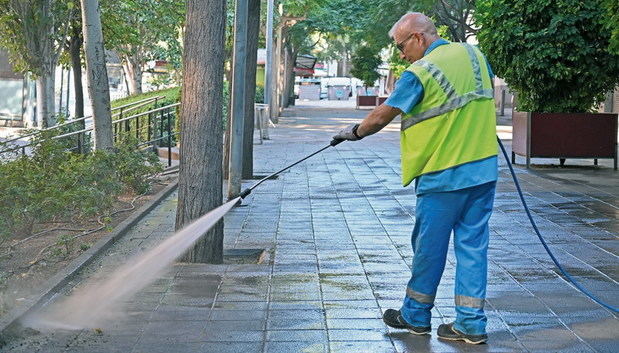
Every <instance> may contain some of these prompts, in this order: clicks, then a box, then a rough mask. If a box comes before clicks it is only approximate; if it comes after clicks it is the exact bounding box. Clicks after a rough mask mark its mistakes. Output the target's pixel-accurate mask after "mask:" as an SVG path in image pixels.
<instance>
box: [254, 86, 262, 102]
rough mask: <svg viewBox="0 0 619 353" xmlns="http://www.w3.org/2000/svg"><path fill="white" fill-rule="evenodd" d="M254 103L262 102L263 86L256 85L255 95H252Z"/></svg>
mask: <svg viewBox="0 0 619 353" xmlns="http://www.w3.org/2000/svg"><path fill="white" fill-rule="evenodd" d="M254 102H255V103H264V86H260V85H257V86H256V95H255V97H254Z"/></svg>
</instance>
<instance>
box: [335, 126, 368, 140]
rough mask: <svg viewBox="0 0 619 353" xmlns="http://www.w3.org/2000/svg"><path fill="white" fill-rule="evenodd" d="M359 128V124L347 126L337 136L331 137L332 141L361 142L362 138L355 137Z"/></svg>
mask: <svg viewBox="0 0 619 353" xmlns="http://www.w3.org/2000/svg"><path fill="white" fill-rule="evenodd" d="M358 128H359V124H354V125H350V126H347V127H346V128H344V129H343V130H342V131H340V132H339V133H338V134H337V135H334V136H333V139H334V140H340V141H342V140H348V141H357V140H361V139H362V138H363V137H362V136H359V135H357V129H358Z"/></svg>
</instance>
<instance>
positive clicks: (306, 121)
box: [8, 101, 619, 353]
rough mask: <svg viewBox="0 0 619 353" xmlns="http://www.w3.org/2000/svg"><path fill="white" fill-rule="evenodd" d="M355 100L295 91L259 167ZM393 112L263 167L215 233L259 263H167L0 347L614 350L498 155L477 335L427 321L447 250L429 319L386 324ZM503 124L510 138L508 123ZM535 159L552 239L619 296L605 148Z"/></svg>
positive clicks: (151, 224) (402, 250)
mask: <svg viewBox="0 0 619 353" xmlns="http://www.w3.org/2000/svg"><path fill="white" fill-rule="evenodd" d="M365 114H367V110H363V111H359V110H355V109H354V102H353V101H342V102H328V101H327V102H326V101H321V102H300V101H297V106H296V107H291V108H290V109H288V110H286V111H285V112H284V116H283V117H281V118H280V120H279V124H278V125H277V127H275V128H271V129H270V131H269V133H270V137H271V139H270V140H265V141H264V142H263V144H260V145H255V146H254V151H255V156H254V158H255V159H254V162H255V163H254V166H255V174H256V175H266V174H268V173H269V172H273V171H275V170H278V169H280V168H282V167H283V166H285V165H288V164H291V163H292V162H294V161H296V160H297V159H299V158H301V157H303V156H305V155H307V154H309V153H311V152H314V151H315V150H317V149H319V148H321V147H323V146H325V145H327V144H328V143H329V141H330V137H331V136H332V135H333V134H334V133H335V132H337V131H338V130H339V129H341V128H343V127H344V126H346V125H347V124H350V123H353V122H356V121H359V120H360V119H361V118H362V117H363V116H364V115H365ZM505 120H506V119H505V118H503V119H502V121H503V122H505ZM398 127H399V125H398V123H397V122H394V123H393V124H392V125H390V126H388V127H387V128H386V129H385V130H384V131H383V132H381V133H379V134H377V135H374V136H371V137H368V138H366V139H364V140H362V141H359V142H345V143H342V144H340V145H338V146H337V147H335V148H330V149H328V150H326V151H325V152H323V153H321V154H319V155H317V156H315V157H313V158H312V159H310V160H308V161H306V162H304V163H302V164H300V165H298V166H296V167H294V168H292V169H290V170H289V171H287V172H285V173H282V174H281V175H280V176H279V178H278V179H276V180H270V181H267V182H265V183H264V184H263V185H261V186H259V187H258V188H257V189H255V190H254V192H253V193H252V194H251V195H250V196H249V197H248V198H247V199H246V200H245V201H244V202H243V206H242V207H237V208H235V209H233V210H232V212H231V213H229V214H228V215H227V216H226V218H225V234H226V236H225V247H226V248H227V249H232V248H236V249H266V250H267V251H268V254H269V255H268V256H267V258H266V260H265V261H264V263H261V264H224V265H196V264H177V265H176V266H175V267H174V268H173V269H172V270H171V271H170V273H169V274H168V275H167V276H166V277H164V278H162V279H160V280H158V281H157V282H156V283H155V284H153V285H152V286H150V287H148V288H146V289H145V290H143V291H142V292H141V293H140V294H139V295H137V296H136V297H135V298H133V299H132V300H131V301H130V302H129V303H128V304H127V310H128V315H127V316H126V317H124V318H121V319H119V320H118V321H117V322H115V323H114V325H113V327H111V328H105V329H103V331H102V332H97V331H80V332H54V333H52V334H44V335H33V336H30V337H28V338H27V339H24V340H19V341H16V342H13V343H12V346H11V347H12V348H10V349H8V351H11V352H13V351H14V352H87V353H92V352H134V353H138V352H144V353H146V352H148V353H155V352H219V353H222V352H235V353H237V352H285V353H289V352H355V353H359V352H371V353H378V352H529V351H532V352H613V351H615V352H616V351H617V347H618V346H619V321H618V320H617V317H616V314H613V313H612V312H610V311H609V310H606V309H604V308H603V307H601V306H600V305H598V304H596V303H594V302H593V301H591V300H590V299H588V298H587V297H585V296H584V295H583V294H581V293H580V292H578V291H577V290H576V289H575V288H574V287H573V286H572V285H570V284H569V283H568V282H567V281H566V280H565V279H564V278H562V277H561V276H560V275H558V274H557V273H558V270H557V269H556V268H555V266H554V265H553V264H552V262H551V260H550V258H549V257H548V255H546V253H545V251H544V249H543V248H542V246H541V244H540V243H539V241H538V240H537V238H536V236H535V234H534V233H533V230H532V227H531V226H530V224H529V222H528V219H527V218H526V215H525V213H524V211H523V209H522V206H521V204H520V201H519V200H518V198H517V194H516V193H515V187H514V185H513V182H512V181H511V177H510V176H509V171H508V169H507V166H506V164H505V161H504V160H503V158H502V157H501V158H500V161H501V164H500V180H499V183H498V189H497V195H496V201H495V208H494V214H493V216H492V219H491V243H490V251H489V260H490V263H489V279H488V298H487V303H486V312H487V315H488V334H489V341H488V344H483V345H478V346H471V345H466V344H464V343H457V342H456V343H454V342H445V341H441V340H438V339H437V337H436V333H435V329H436V328H437V327H438V325H439V324H441V323H444V322H451V321H452V320H453V319H454V316H455V312H454V307H453V305H454V304H453V279H454V273H455V267H454V264H455V257H454V254H453V252H452V251H450V253H449V255H448V264H447V267H446V270H445V274H444V276H443V281H442V283H441V285H440V287H439V290H438V293H437V296H436V297H437V299H436V302H435V305H436V306H435V308H434V309H433V318H432V325H433V332H432V335H429V336H421V337H420V336H414V335H411V334H409V333H407V332H406V331H403V330H394V329H391V328H388V327H387V326H385V325H384V324H383V322H382V320H381V319H380V317H381V314H382V312H383V311H384V310H386V309H388V308H399V306H400V303H401V299H402V298H403V295H404V291H405V286H406V283H407V281H408V276H409V271H410V268H409V267H410V264H411V259H412V256H413V255H412V250H411V246H410V232H411V230H412V228H413V219H414V205H415V195H414V192H413V189H412V188H403V187H402V186H401V185H400V170H399V133H398ZM501 137H502V138H509V131H508V130H507V129H506V130H505V131H503V133H502V135H501ZM509 142H510V141H509V140H506V141H505V143H506V145H507V146H508V148H509ZM533 163H534V164H540V163H541V164H543V166H540V167H536V168H533V169H531V170H526V169H525V168H524V167H523V166H522V165H520V166H517V167H516V171H517V174H518V177H519V179H520V181H521V184H522V186H523V188H524V190H525V192H526V197H527V200H528V203H529V206H530V208H531V210H532V211H533V214H534V218H535V220H536V222H537V224H538V226H539V228H540V230H541V231H542V234H543V235H544V236H545V237H546V239H547V241H548V243H549V244H550V247H551V249H552V250H553V251H554V252H555V254H556V256H557V257H558V258H559V260H560V261H561V262H562V263H563V264H564V265H565V267H566V268H567V269H568V270H569V271H570V272H571V273H573V274H574V275H575V277H576V278H577V279H578V280H579V281H580V282H581V283H582V284H583V285H584V286H585V287H587V288H589V289H591V290H592V291H593V292H594V293H595V294H596V295H598V296H599V297H600V298H601V299H603V300H605V301H607V302H609V303H610V304H612V305H615V306H617V305H619V286H618V285H617V279H618V277H619V258H618V257H617V253H618V252H619V242H618V240H617V239H618V238H617V237H618V234H619V182H618V180H619V174H618V173H617V172H615V171H613V170H612V168H611V165H612V164H611V163H612V161H603V160H601V161H600V167H598V168H593V167H592V166H591V165H592V164H593V163H592V161H590V160H585V161H572V160H568V161H567V164H568V165H573V166H576V165H578V167H571V168H557V167H551V166H550V163H554V164H558V161H556V160H554V161H552V160H537V159H534V160H533ZM254 182H255V180H248V181H246V182H245V184H246V185H247V186H250V185H252V184H253V183H254ZM175 197H176V195H173V196H171V197H170V198H169V199H167V200H166V201H165V202H164V203H162V205H161V206H159V207H158V208H157V209H156V210H155V211H153V212H152V213H151V214H150V215H149V216H148V217H147V218H145V219H144V220H143V221H142V222H141V223H140V224H139V225H138V226H137V228H136V230H134V231H133V232H132V233H131V234H129V235H128V236H127V237H126V238H125V240H124V241H123V242H122V244H119V247H120V248H117V249H114V248H113V249H111V250H110V251H108V254H107V256H106V257H105V258H104V259H102V260H100V261H98V262H97V263H96V264H97V266H99V265H100V266H103V267H104V268H106V269H108V268H109V272H111V270H112V269H113V268H114V266H116V265H117V263H120V262H122V261H123V260H124V259H126V258H127V257H128V256H130V255H132V254H134V253H137V252H140V251H143V250H144V249H147V248H149V247H151V246H152V244H155V243H156V242H157V241H159V240H160V239H161V238H163V237H165V236H166V235H167V234H169V232H170V231H171V229H172V228H173V220H174V209H175V202H176V200H175ZM136 244H138V245H137V250H136ZM19 344H23V345H22V346H19Z"/></svg>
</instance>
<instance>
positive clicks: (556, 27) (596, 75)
mask: <svg viewBox="0 0 619 353" xmlns="http://www.w3.org/2000/svg"><path fill="white" fill-rule="evenodd" d="M605 15H606V13H605V9H604V8H603V7H602V6H601V2H600V0H586V1H582V0H564V1H558V2H556V1H550V0H535V1H531V0H481V1H479V3H478V8H477V21H478V24H479V25H480V26H481V29H480V30H479V32H478V39H479V42H480V45H481V47H482V49H483V50H484V53H485V54H486V55H487V58H488V60H489V61H490V63H491V64H492V66H493V69H494V71H495V72H496V74H497V75H498V76H500V77H503V78H504V79H505V80H506V82H507V83H508V85H509V86H510V88H511V89H513V90H514V91H516V92H517V93H518V99H519V109H520V110H521V111H536V112H585V111H590V110H591V109H592V108H593V107H594V106H595V105H597V104H598V103H599V102H601V101H603V99H604V94H605V93H606V92H608V91H610V90H611V89H613V88H614V87H615V85H616V84H617V83H618V81H619V55H617V54H612V53H610V52H609V51H608V47H609V41H610V37H611V34H610V33H609V31H607V30H605V28H604V23H603V21H604V16H605Z"/></svg>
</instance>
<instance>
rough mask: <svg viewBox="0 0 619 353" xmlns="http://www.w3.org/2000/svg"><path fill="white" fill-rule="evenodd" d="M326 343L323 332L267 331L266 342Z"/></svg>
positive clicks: (325, 333) (325, 335)
mask: <svg viewBox="0 0 619 353" xmlns="http://www.w3.org/2000/svg"><path fill="white" fill-rule="evenodd" d="M272 341H275V342H298V341H300V342H326V341H327V332H326V331H325V330H271V331H267V342H272Z"/></svg>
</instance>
